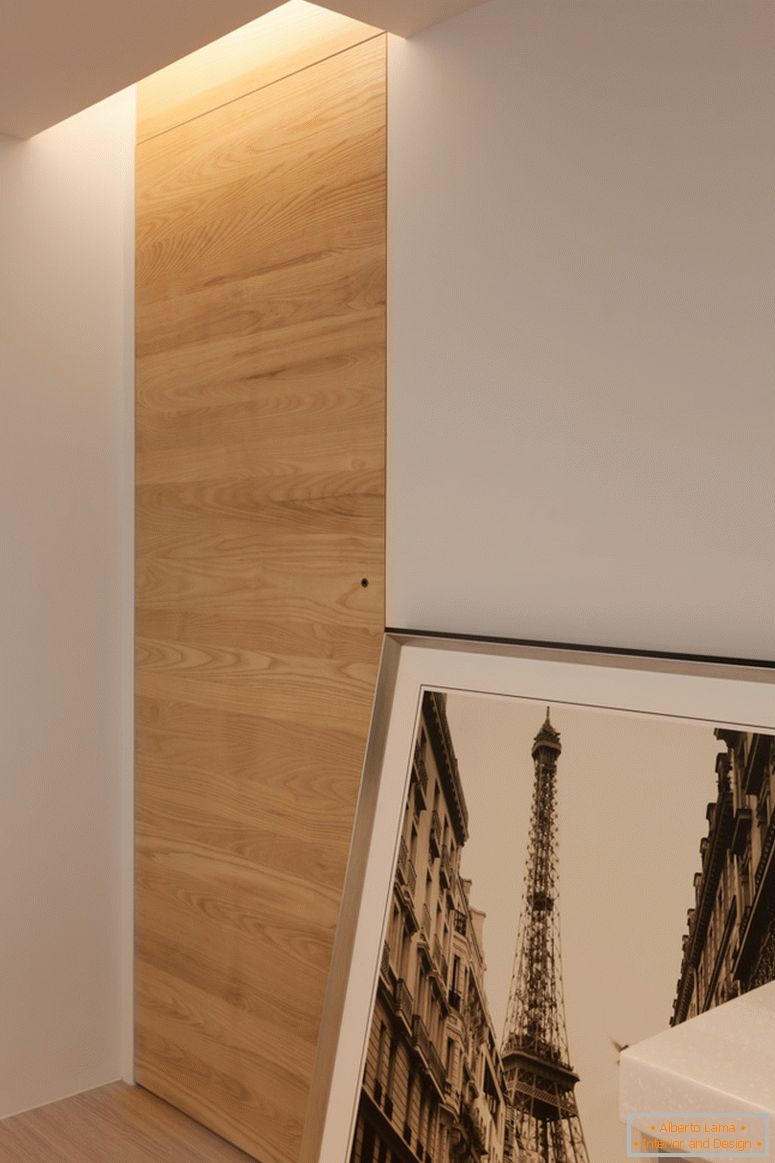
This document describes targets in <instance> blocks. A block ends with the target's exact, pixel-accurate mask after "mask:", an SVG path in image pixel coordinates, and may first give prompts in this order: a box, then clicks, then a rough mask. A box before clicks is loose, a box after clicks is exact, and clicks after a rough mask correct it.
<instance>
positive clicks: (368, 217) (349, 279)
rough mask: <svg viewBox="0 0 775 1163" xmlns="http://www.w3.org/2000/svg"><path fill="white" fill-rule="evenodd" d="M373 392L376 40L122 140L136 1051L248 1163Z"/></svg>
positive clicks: (293, 1125)
mask: <svg viewBox="0 0 775 1163" xmlns="http://www.w3.org/2000/svg"><path fill="white" fill-rule="evenodd" d="M216 88H217V86H216ZM144 110H145V116H146V119H147V118H148V117H150V116H151V105H149V102H148V101H147V100H146V101H145V103H144ZM146 123H148V122H146ZM384 409H385V38H384V37H383V36H378V37H371V39H368V40H364V41H362V42H361V43H358V44H356V45H355V46H354V47H351V48H347V49H346V51H343V52H341V53H339V55H337V56H334V57H330V58H328V59H325V60H322V61H320V63H318V64H314V65H312V66H310V67H307V68H305V69H304V70H303V72H300V73H296V74H294V75H292V76H288V77H285V78H283V79H280V80H276V81H274V82H273V83H271V84H268V85H266V86H265V87H263V88H261V89H260V90H259V91H256V92H250V93H247V94H246V95H245V96H242V97H241V98H240V99H239V100H235V101H232V102H231V103H229V104H227V105H225V106H222V107H220V108H217V109H214V110H212V111H211V112H209V113H206V114H205V115H197V116H196V117H195V118H194V119H193V120H191V121H188V122H185V123H183V124H180V125H177V126H174V127H173V128H170V129H169V130H167V131H165V132H160V133H158V135H157V136H154V137H152V138H150V139H149V140H145V141H143V142H141V143H140V144H139V146H138V170H137V533H136V550H137V569H136V585H137V809H136V821H137V852H136V866H137V904H136V913H137V924H136V979H137V1041H136V1051H137V1053H136V1059H137V1061H136V1071H137V1079H138V1081H139V1082H140V1083H142V1084H143V1085H144V1086H146V1087H148V1088H149V1089H151V1090H153V1091H155V1092H156V1093H158V1094H160V1095H161V1096H162V1097H164V1098H166V1099H168V1100H169V1101H170V1102H172V1103H173V1104H175V1105H176V1106H179V1107H180V1108H181V1109H183V1110H185V1111H186V1112H187V1113H189V1114H191V1115H193V1116H194V1117H195V1118H197V1119H199V1120H200V1121H202V1122H204V1123H205V1124H206V1125H208V1126H210V1127H211V1128H213V1129H214V1130H216V1131H218V1132H219V1133H220V1134H222V1135H224V1136H225V1137H226V1138H228V1139H229V1140H231V1141H232V1142H234V1143H236V1144H237V1145H238V1146H241V1147H243V1148H244V1149H245V1150H247V1151H249V1152H250V1153H252V1154H254V1155H255V1156H256V1157H257V1158H259V1159H261V1160H262V1163H292V1161H295V1160H296V1158H297V1156H298V1149H299V1143H300V1138H301V1132H302V1127H303V1121H304V1115H305V1109H306V1103H307V1098H308V1092H309V1084H310V1079H311V1072H312V1066H313V1059H314V1053H315V1046H316V1040H317V1034H318V1029H319V1024H320V1017H321V1011H322V1004H323V994H324V991H325V988H326V981H327V974H328V968H329V963H330V956H331V949H332V943H333V935H334V928H335V925H336V919H337V913H338V908H339V901H340V893H341V886H342V880H343V876H344V868H345V862H346V856H347V846H348V842H349V833H350V827H351V823H352V814H353V810H354V806H355V795H356V790H357V784H358V778H359V775H360V767H361V762H362V756H363V751H364V746H365V740H366V733H367V729H368V719H369V713H370V706H371V698H372V693H373V687H374V681H375V675H376V663H377V655H378V651H379V643H380V638H381V633H382V629H383V625H384V614H383V603H384V440H385V423H384ZM364 580H367V581H368V584H367V585H364V584H362V583H363V581H364Z"/></svg>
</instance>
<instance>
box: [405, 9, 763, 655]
mask: <svg viewBox="0 0 775 1163" xmlns="http://www.w3.org/2000/svg"><path fill="white" fill-rule="evenodd" d="M774 41H775V7H773V6H772V5H771V4H768V3H766V2H762V0H740V2H739V3H735V4H729V3H726V2H725V0H684V2H683V3H681V4H676V3H674V2H673V0H649V3H648V4H645V3H632V4H622V3H621V2H620V0H594V2H592V3H585V4H576V3H573V2H572V0H563V2H551V3H546V2H545V0H524V2H521V3H519V4H517V3H514V0H491V3H489V4H487V5H485V6H484V7H481V8H478V9H475V10H473V11H471V12H469V13H467V14H465V15H463V16H461V17H458V18H456V19H453V20H450V21H448V22H446V23H445V24H442V25H439V26H438V27H437V28H433V29H429V30H427V31H426V32H424V33H422V34H420V35H418V36H417V37H415V38H413V39H411V40H408V41H400V40H397V39H393V40H392V41H391V44H390V75H389V115H388V125H389V159H388V168H389V174H390V181H389V225H388V238H389V252H388V264H389V269H388V285H389V304H388V318H389V351H388V366H389V394H388V401H389V430H388V492H389V498H388V622H389V624H390V625H392V626H397V627H416V628H426V629H439V630H447V631H457V632H474V633H487V634H495V635H505V636H514V637H518V638H530V639H539V640H541V639H544V640H546V639H549V640H554V641H560V642H562V641H564V642H575V643H589V644H608V645H614V646H625V647H626V646H630V647H642V648H647V649H662V650H671V651H691V652H698V653H718V654H722V655H730V656H742V657H745V656H749V657H756V658H763V659H766V658H773V657H775V626H774V624H773V620H772V616H771V597H770V590H771V583H770V575H771V573H772V524H773V522H772V418H773V395H772V384H773V379H774V373H775V345H773V342H772V303H773V295H774V294H775V232H774V231H773V228H772V227H773V211H772V206H773V202H772V191H773V189H775V127H774V125H773V118H772V109H773V98H774V97H775V74H773V70H772V46H773V42H774Z"/></svg>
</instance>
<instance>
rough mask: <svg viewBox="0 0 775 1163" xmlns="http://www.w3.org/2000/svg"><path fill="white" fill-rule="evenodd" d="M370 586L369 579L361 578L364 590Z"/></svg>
mask: <svg viewBox="0 0 775 1163" xmlns="http://www.w3.org/2000/svg"><path fill="white" fill-rule="evenodd" d="M368 584H369V579H368V578H367V577H362V578H361V585H362V586H363V588H364V589H366V586H367V585H368Z"/></svg>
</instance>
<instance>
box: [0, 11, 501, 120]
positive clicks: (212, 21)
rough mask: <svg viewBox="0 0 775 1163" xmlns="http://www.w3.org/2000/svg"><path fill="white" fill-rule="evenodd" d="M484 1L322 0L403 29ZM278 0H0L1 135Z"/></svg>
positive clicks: (115, 86) (118, 83) (68, 108)
mask: <svg viewBox="0 0 775 1163" xmlns="http://www.w3.org/2000/svg"><path fill="white" fill-rule="evenodd" d="M481 3H483V0H325V4H324V5H323V6H324V7H326V8H332V9H334V10H336V11H338V12H343V13H345V14H346V15H348V16H353V17H355V18H356V19H358V20H362V21H364V22H365V23H367V24H372V25H375V26H376V27H378V28H386V29H388V31H390V32H396V33H398V34H399V35H401V36H410V35H411V34H412V33H414V32H418V31H419V30H420V29H421V28H425V27H427V26H428V25H430V24H435V23H437V22H438V21H440V20H445V19H446V18H447V17H449V16H454V15H456V14H457V13H460V12H463V11H465V10H466V9H467V8H475V7H477V5H478V4H481ZM276 7H279V2H278V0H124V2H123V3H116V2H115V0H0V134H6V135H8V136H11V137H30V136H32V134H34V133H38V132H40V130H42V129H46V128H48V126H50V125H54V124H55V123H56V122H57V121H62V120H63V119H64V118H65V117H69V116H70V115H71V114H73V113H77V112H78V111H79V110H81V109H85V108H86V107H87V106H88V105H93V104H94V103H95V102H96V101H100V100H102V98H103V97H107V96H109V95H110V94H111V93H116V92H118V90H119V89H123V88H125V87H126V86H127V85H130V84H132V83H133V82H134V81H139V80H140V78H141V77H146V76H148V74H149V73H153V72H155V71H156V70H157V69H160V68H162V67H163V66H164V65H168V64H170V62H171V61H174V60H177V59H178V58H179V57H182V56H185V55H186V54H187V53H190V52H193V50H194V49H197V48H201V47H202V45H205V44H208V43H209V42H210V41H212V40H215V39H217V38H218V37H219V36H223V35H225V34H226V33H227V32H231V31H232V30H233V29H235V28H239V27H240V25H242V24H247V23H248V21H250V20H255V19H256V17H258V16H262V15H263V14H264V13H265V12H269V11H270V10H271V9H272V8H276Z"/></svg>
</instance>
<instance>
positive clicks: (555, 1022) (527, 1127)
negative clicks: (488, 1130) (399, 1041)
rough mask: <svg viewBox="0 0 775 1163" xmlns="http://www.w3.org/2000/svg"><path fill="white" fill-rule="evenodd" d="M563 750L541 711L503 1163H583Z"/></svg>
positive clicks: (511, 1018) (508, 1050) (508, 1045)
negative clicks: (563, 898) (570, 980)
mask: <svg viewBox="0 0 775 1163" xmlns="http://www.w3.org/2000/svg"><path fill="white" fill-rule="evenodd" d="M561 750H562V748H561V746H560V735H559V732H558V731H556V730H555V729H554V727H553V726H552V723H551V720H550V718H549V708H548V707H547V708H546V721H545V722H544V724H543V726H542V727H541V730H540V731H539V732H538V734H537V735H536V737H535V740H534V742H533V747H532V751H531V754H532V757H533V763H534V765H535V775H534V782H533V803H532V809H531V814H530V835H529V840H528V852H527V861H526V865H525V882H524V895H523V901H522V914H521V916H520V921H519V930H518V935H517V948H516V953H515V957H514V972H513V975H512V979H511V989H510V992H509V1004H508V1010H507V1013H506V1025H505V1030H504V1035H503V1044H502V1047H501V1058H502V1060H503V1067H504V1073H505V1079H506V1087H507V1091H508V1096H509V1121H508V1125H507V1144H506V1147H507V1152H506V1159H507V1160H508V1161H509V1163H589V1155H588V1153H587V1148H586V1144H585V1142H584V1131H583V1129H582V1126H581V1119H580V1117H579V1110H578V1105H577V1103H576V1096H575V1086H576V1083H577V1082H578V1081H579V1076H578V1075H577V1074H576V1073H575V1071H574V1070H573V1067H572V1066H571V1064H570V1056H569V1053H568V1035H567V1031H566V1028H565V1005H564V1001H563V990H562V962H561V958H560V918H559V911H558V908H557V885H558V875H557V808H556V785H557V759H558V757H559V755H560V752H561Z"/></svg>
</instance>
